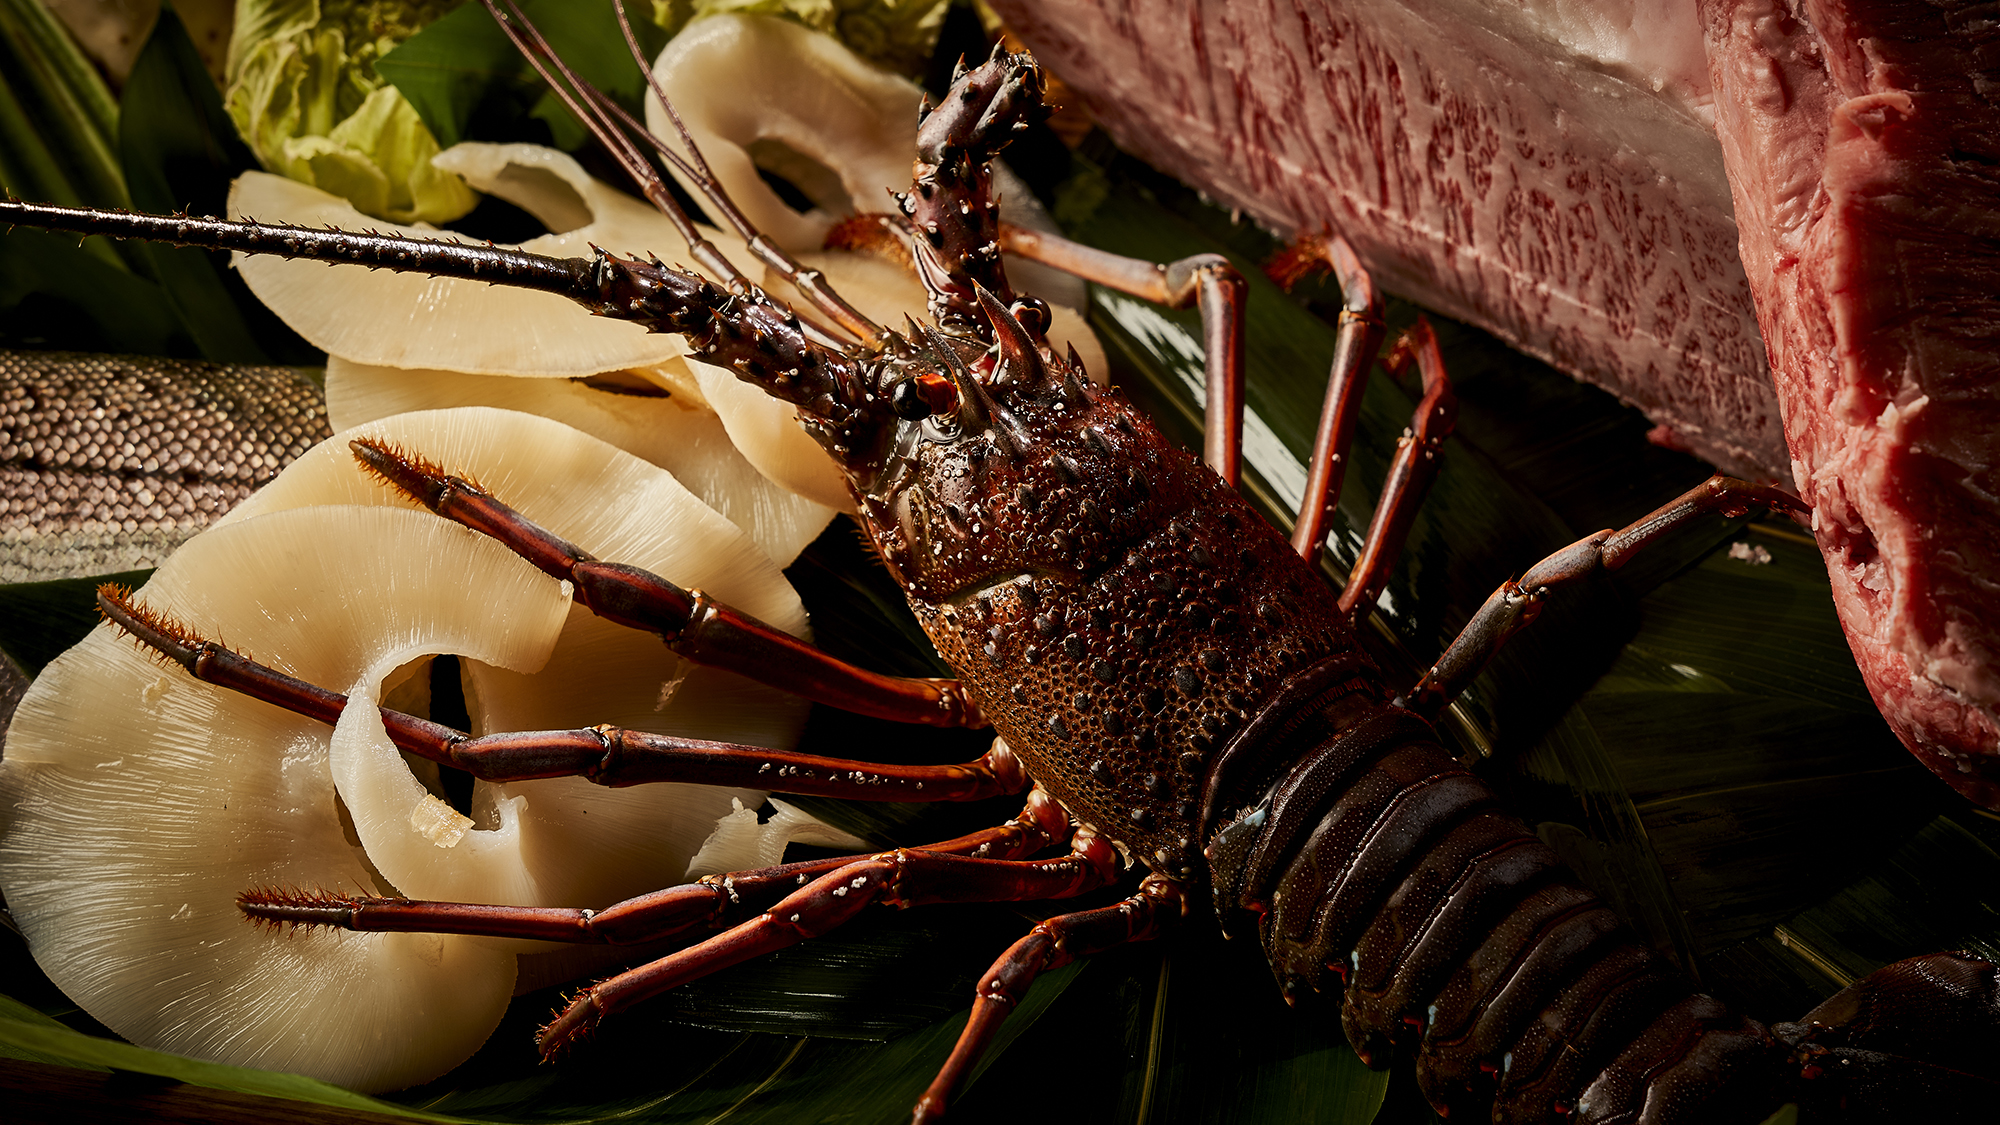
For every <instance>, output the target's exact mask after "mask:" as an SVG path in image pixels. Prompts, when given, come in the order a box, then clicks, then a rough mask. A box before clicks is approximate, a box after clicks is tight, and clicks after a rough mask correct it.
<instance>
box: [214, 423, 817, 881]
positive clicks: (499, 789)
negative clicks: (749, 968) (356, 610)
mask: <svg viewBox="0 0 2000 1125" xmlns="http://www.w3.org/2000/svg"><path fill="white" fill-rule="evenodd" d="M360 437H370V438H374V439H377V440H379V441H382V442H384V443H386V444H389V445H391V446H395V447H399V448H402V449H407V450H412V451H417V452H420V453H421V454H422V455H423V456H424V457H425V458H427V459H428V460H430V461H432V462H433V463H435V464H438V465H441V466H444V467H446V468H448V469H449V470H450V471H452V472H454V473H458V474H460V475H463V476H467V477H470V478H472V479H475V480H477V481H479V482H480V483H481V484H482V485H483V486H485V487H486V488H488V489H489V490H491V491H492V493H493V494H494V495H495V496H497V497H499V498H500V499H501V500H502V501H504V502H505V503H507V504H508V505H510V506H512V507H513V508H515V509H516V510H518V511H520V512H522V513H523V514H524V515H526V516H528V517H529V518H530V519H533V520H535V521H537V522H539V523H541V524H542V525H543V526H544V527H546V528H548V529H549V530H550V531H553V532H555V533H556V534H557V535H560V536H562V537H563V538H565V539H567V540H569V541H570V542H572V543H575V544H576V545H577V546H579V547H581V548H583V549H584V550H586V551H588V552H590V553H591V554H593V555H595V556H597V557H598V558H602V559H607V560H611V561H615V562H621V563H628V564H631V565H633V566H639V567H643V568H645V569H648V570H651V571H653V572H655V573H658V574H660V575H662V576H664V577H666V578H667V579H668V580H670V581H673V582H676V583H678V584H679V585H681V586H683V587H688V588H698V589H701V590H704V591H706V592H708V593H709V594H711V595H713V596H715V597H717V598H720V599H721V600H723V601H725V602H727V603H729V604H730V605H732V606H735V607H736V608H738V609H740V610H742V611H743V612H745V613H748V614H750V615H752V616H755V617H757V618H759V619H760V620H763V621H765V622H767V623H768V624H771V625H773V626H775V627H777V628H780V629H783V630H786V631H787V632H791V633H793V634H795V635H800V634H803V632H804V630H805V611H804V608H803V607H802V606H801V605H800V604H799V601H798V595H797V594H795V593H794V592H793V591H792V589H791V587H790V585H789V584H787V583H786V582H785V580H784V576H783V575H782V574H781V573H780V572H779V571H778V568H777V566H776V564H774V563H772V562H771V561H770V559H768V558H767V557H766V556H765V555H764V553H763V552H762V551H760V550H758V549H757V547H756V545H755V544H754V543H752V542H751V541H750V540H749V539H748V538H747V537H746V536H744V535H743V533H742V532H740V531H738V530H737V529H736V528H735V527H734V526H733V525H731V524H730V523H729V522H728V521H727V520H725V519H723V518H722V517H720V516H718V515H717V514H716V513H714V512H712V511H710V510H708V509H707V508H706V507H704V506H703V505H702V504H701V503H700V502H699V501H698V500H696V499H695V498H694V497H693V496H692V495H691V494H690V493H689V492H688V491H687V490H686V489H685V488H682V487H681V485H680V484H679V483H678V482H676V481H675V480H674V479H673V477H672V476H671V475H669V474H668V473H666V472H664V471H662V470H660V469H658V468H656V467H654V466H652V465H649V464H646V463H645V462H643V461H641V460H639V459H638V458H636V457H633V456H631V455H630V454H627V453H623V452H621V451H619V450H616V449H614V448H612V447H611V446H609V445H607V444H605V443H603V442H601V441H598V440H597V439H595V438H592V437H589V436H588V435H585V434H582V433H579V432H578V431H576V430H573V429H571V428H569V427H567V426H564V425H562V424H561V423H558V422H554V421H550V420H549V419H546V418H539V417H536V416H533V415H529V414H518V413H513V412H511V411H504V410H493V409H489V408H483V407H466V408H461V409H456V410H439V411H426V412H421V413H415V414H403V415H397V416H395V417H392V418H387V419H383V420H381V421H378V422H372V423H368V424H366V425H363V426H359V427H355V428H354V429H351V430H347V431H345V432H343V433H341V434H338V435H336V436H335V437H333V438H331V439H329V440H328V441H326V442H323V443H321V444H320V445H319V446H316V447H315V448H313V449H312V450H311V451H309V452H307V453H306V455H305V456H304V457H301V458H300V459H299V460H298V461H297V462H296V463H295V464H294V465H293V466H292V467H291V468H289V469H287V470H286V471H285V472H284V473H283V474H282V475H281V476H280V477H279V478H278V479H277V480H276V481H274V482H272V483H271V484H270V485H268V486H266V487H265V488H264V489H263V490H262V491H260V492H258V493H257V494H256V495H254V496H252V497H251V498H250V499H249V500H247V501H245V502H244V504H242V505H240V506H239V507H238V508H237V509H236V510H235V511H234V512H231V513H230V514H229V515H228V516H226V517H225V518H224V521H223V522H224V524H228V523H232V522H234V521H237V520H239V519H245V518H249V517H251V516H254V515H256V514H259V513H261V512H266V511H274V510H282V509H285V508H290V507H297V506H304V505H312V504H351V503H360V504H383V505H390V506H398V507H400V506H405V505H407V504H408V503H409V502H408V501H407V500H404V499H402V498H401V497H400V496H399V495H398V494H397V493H395V492H393V491H392V490H390V489H389V488H387V487H386V486H384V485H382V484H380V483H379V482H377V481H375V480H373V479H372V478H370V477H368V476H367V475H366V474H364V473H362V472H361V471H360V470H359V468H358V467H357V466H356V465H355V464H354V461H353V458H352V455H351V454H350V453H349V450H348V445H347V443H348V442H350V441H352V440H355V439H357V438H360ZM404 659H408V657H407V656H406V657H404ZM465 678H466V688H467V703H468V705H469V707H470V711H471V715H472V719H473V725H474V728H475V729H476V730H477V731H479V732H482V733H483V732H488V731H500V730H538V729H550V728H573V727H583V726H594V725H596V724H599V723H611V724H614V725H618V726H626V727H631V728H634V729H639V730H650V731H656V732H660V733H667V734H682V735H689V736H692V737H699V738H706V739H712V740H715V741H721V742H739V743H745V744H749V745H756V746H778V747H784V746H790V745H792V744H793V743H794V742H796V740H797V738H798V732H799V730H800V728H801V726H802V724H803V723H804V720H805V715H806V711H807V706H806V705H805V704H804V703H802V702H801V701H799V700H798V699H796V698H794V697H792V696H789V695H786V694H784V693H782V692H778V691H776V690H774V689H771V688H767V687H764V686H762V685H759V684H755V683H751V682H750V681H747V680H744V679H742V678H741V677H738V676H735V675H732V674H730V673H726V672H720V671H717V670H715V669H712V668H704V667H701V666H699V665H695V664H691V663H689V662H687V661H683V660H681V659H680V658H678V657H676V656H674V655H673V654H672V653H670V652H668V651H667V650H666V649H665V648H664V647H663V646H662V645H661V644H660V641H659V638H657V637H655V636H653V635H651V634H648V633H641V632H637V631H635V630H631V629H624V628H620V627H618V626H614V625H611V624H610V623H608V622H605V621H602V620H600V619H599V618H597V617H596V616H594V615H592V614H591V613H590V612H589V611H587V610H585V609H583V608H581V607H575V608H573V609H572V610H571V612H570V615H569V619H568V621H567V623H566V624H565V625H564V627H563V631H562V636H561V638H560V639H559V640H558V641H557V643H556V647H555V651H554V655H553V656H552V657H551V659H550V661H549V664H548V667H547V668H545V669H543V670H542V671H541V672H540V673H539V674H537V675H533V676H524V675H520V674H518V673H515V672H511V671H508V670H505V669H502V668H497V667H490V666H486V665H485V664H481V663H475V662H472V661H467V662H466V663H465ZM346 737H347V736H346V734H345V732H343V735H342V738H343V739H345V738H346ZM341 745H342V746H345V747H350V748H351V751H352V754H353V756H354V761H356V762H357V763H364V764H365V767H366V768H365V769H364V768H363V766H361V765H357V766H356V767H355V768H356V770H357V772H356V773H354V774H353V775H352V776H353V778H354V784H356V785H360V784H363V780H362V779H363V778H364V777H368V778H377V779H378V780H375V781H369V782H367V784H369V785H371V786H375V787H377V788H376V789H375V790H373V791H378V792H388V790H386V789H383V788H381V787H384V786H389V785H391V780H380V778H389V779H392V780H393V784H394V786H396V787H397V788H398V789H399V790H400V792H401V793H402V796H401V797H399V798H398V799H397V801H398V803H394V804H392V805H384V806H383V811H382V812H381V813H380V814H379V816H378V815H375V814H372V813H371V814H368V816H369V817H370V818H372V819H367V821H366V823H364V814H363V813H362V812H360V811H358V810H357V811H356V812H355V817H354V819H355V823H356V827H357V830H358V831H359V832H360V834H361V838H362V841H363V842H364V843H365V844H366V845H367V847H368V851H369V856H370V858H371V859H372V860H373V861H374V862H375V864H376V865H377V867H378V868H379V869H380V870H381V871H382V873H383V875H384V876H386V877H387V878H389V879H391V880H392V881H394V882H395V883H396V884H397V886H398V887H400V888H401V889H402V890H403V891H404V893H406V894H412V895H416V896H419V897H434V898H464V899H468V900H476V901H486V902H500V901H506V902H512V903H516V904H519V905H530V906H532V905H570V906H576V905H602V904H605V903H608V902H611V901H615V900H617V899H619V898H623V897H626V896H629V895H632V894H637V893H640V892H642V891H645V890H649V889H652V888H654V887H659V886H668V885H671V884H673V883H676V882H679V881H681V879H682V878H683V877H684V875H685V872H686V867H687V860H688V857H689V856H690V855H692V854H693V849H695V848H698V847H699V846H700V845H701V843H702V841H703V840H705V839H706V838H707V836H708V834H709V832H711V831H712V830H713V828H714V826H715V822H716V819H717V818H718V817H720V816H722V815H723V814H725V813H727V812H729V811H730V808H731V801H732V800H733V799H743V800H744V801H746V803H749V804H751V805H753V806H754V805H755V804H756V803H757V801H758V800H761V798H762V794H761V793H754V792H750V791H743V790H724V789H712V788H706V787H699V786H673V785H646V786H635V787H632V788H629V789H606V788H603V787H600V786H596V785H593V784H591V783H589V782H587V781H584V780H582V779H580V778H556V779H549V780H544V781H530V782H516V783H510V784H506V785H493V786H488V785H487V784H486V783H484V782H481V783H478V784H477V785H476V786H475V790H474V805H475V808H476V809H488V810H491V813H490V815H491V816H492V818H493V821H492V827H494V828H495V829H496V830H503V831H509V832H511V831H515V830H518V831H519V832H520V833H521V834H522V837H523V839H524V840H525V841H526V842H525V843H523V844H522V846H521V848H520V850H519V851H518V852H512V853H508V854H510V855H513V856H515V857H517V858H518V863H519V869H518V871H517V870H514V869H509V868H505V867H504V865H503V864H501V861H500V860H497V859H496V860H493V861H491V862H492V863H493V864H495V865H496V866H494V867H492V868H491V869H490V871H488V874H487V875H485V876H480V877H477V878H487V879H490V880H491V883H490V885H491V887H492V888H493V889H491V890H481V889H479V886H478V885H477V878H475V877H474V876H470V875H466V874H464V873H463V867H464V865H463V864H462V863H458V862H456V861H454V860H453V858H452V855H451V853H453V852H455V851H456V850H457V849H458V848H467V854H475V853H480V849H482V848H484V847H487V846H488V845H486V844H484V843H483V842H481V841H477V840H475V841H473V845H472V846H471V847H469V848H468V847H467V845H465V844H464V843H462V842H461V843H460V844H457V845H454V846H453V847H450V848H441V847H439V846H438V844H437V842H436V839H435V837H436V836H437V835H438V834H440V827H441V826H434V825H431V824H429V823H428V822H421V821H419V820H417V819H415V818H416V816H417V814H419V813H420V812H421V811H422V810H423V806H422V802H421V801H420V800H418V799H417V798H416V795H415V793H416V791H415V790H412V789H410V788H409V787H408V786H407V785H404V784H403V782H402V780H401V777H402V776H405V775H407V772H408V771H407V770H404V771H403V774H402V775H398V774H397V773H396V771H395V769H394V768H392V764H391V762H390V757H391V756H392V755H393V750H392V749H389V748H388V747H387V743H386V740H385V736H383V735H382V734H381V733H380V727H379V724H373V723H371V724H368V725H367V727H365V728H357V732H356V733H355V735H354V741H353V742H351V743H349V742H343V743H341ZM347 791H348V785H347V783H346V782H343V785H342V792H343V794H345V793H347ZM517 797H526V798H527V804H526V806H525V808H521V809H518V810H516V811H515V812H513V813H509V812H508V811H506V808H507V807H506V805H505V802H507V801H509V800H511V799H514V798H517ZM350 800H352V798H350ZM510 816H514V817H516V818H517V819H513V820H510V819H509V817H510ZM477 835H478V833H477V832H473V833H467V835H466V838H471V837H473V836H477ZM480 854H483V853H480ZM503 884H504V887H503Z"/></svg>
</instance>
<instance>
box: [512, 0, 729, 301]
mask: <svg viewBox="0 0 2000 1125" xmlns="http://www.w3.org/2000/svg"><path fill="white" fill-rule="evenodd" d="M484 3H485V5H486V10H487V12H488V13H490V14H491V15H492V16H493V22H494V23H496V24H498V25H500V30H501V32H502V33H504V34H505V35H506V36H507V39H508V41H509V42H511V43H513V44H514V49H515V50H517V51H519V52H520V53H521V57H522V58H525V59H527V60H528V65H530V66H532V67H534V68H535V72H536V73H537V74H540V75H541V76H542V80H543V81H545V82H547V83H548V84H549V89H550V90H551V91H553V92H554V93H555V95H556V97H558V98H560V99H561V100H562V103H563V105H565V106H567V107H568V108H569V111H570V113H572V114H574V115H575V117H576V119H577V120H578V121H580V122H582V123H583V126H584V128H586V129H589V130H590V134H591V136H593V137H595V138H597V142H598V143H599V144H601V145H603V146H604V148H605V150H606V151H608V152H609V153H610V154H611V157H612V159H613V160H616V161H617V162H618V164H619V166H620V167H622V168H624V169H625V172H626V174H627V175H629V176H631V177H632V180H633V182H634V183H636V184H637V185H638V187H639V192H640V194H642V195H644V196H645V197H646V199H647V200H648V201H649V202H651V203H652V205H653V206H654V207H655V208H656V209H658V210H659V212H660V213H661V214H663V215H665V216H666V217H667V219H668V221H670V222H672V223H673V224H674V229H675V230H676V231H678V232H680V236H681V238H682V239H683V240H684V241H686V243H687V245H688V251H689V253H690V254H691V255H692V256H693V257H694V259H695V260H696V262H698V263H699V264H700V265H701V266H702V268H704V269H706V270H708V271H709V273H710V275H711V276H713V277H715V278H716V280H718V281H721V282H722V283H723V284H724V285H726V286H728V287H729V290H730V291H731V292H733V293H747V292H749V290H750V284H751V283H750V279H749V278H747V277H745V276H743V273H742V271H740V270H738V269H737V268H736V265H735V263H733V262H731V261H730V260H729V259H728V258H726V257H724V256H723V255H722V252H721V251H719V250H717V249H716V248H715V246H714V245H713V244H711V243H710V242H709V241H708V240H707V239H705V238H703V237H702V236H701V231H700V230H699V229H698V228H696V226H695V225H694V220H693V219H691V218H689V217H688V213H687V211H686V210H684V209H683V208H682V207H681V205H680V203H679V202H678V201H676V200H675V199H674V197H673V193H672V192H670V191H668V190H667V185H666V181H665V180H664V179H662V178H661V176H660V174H659V173H658V172H656V171H654V170H653V166H652V165H651V164H650V163H648V162H647V160H646V157H645V154H644V153H642V152H641V151H640V150H639V149H638V147H637V146H635V145H634V144H633V143H632V141H631V140H630V138H628V137H626V136H625V134H624V132H623V131H622V130H621V129H619V128H618V127H617V123H616V122H614V121H612V120H610V119H609V118H608V117H606V115H605V113H604V111H603V106H604V104H605V103H606V101H607V100H608V99H606V98H605V97H604V95H603V94H602V93H600V92H599V91H598V90H597V89H596V88H595V87H593V86H591V85H590V83H588V82H586V81H584V80H583V78H582V77H580V76H579V75H578V74H577V73H576V72H575V71H573V70H571V69H570V68H569V66H568V65H567V64H566V63H564V62H563V61H562V57H561V56H560V55H557V54H556V52H555V50H554V48H552V47H550V46H549V42H548V40H547V39H545V38H543V37H542V33H541V30H540V29H539V28H537V27H536V26H535V24H534V21H532V20H530V19H528V17H527V13H525V12H523V11H522V10H521V8H520V5H518V4H516V3H515V2H514V0H506V4H507V9H508V10H507V11H505V12H503V11H501V10H500V6H499V4H498V3H497V2H496V0H484ZM544 60H546V62H545V61H544ZM551 67H553V68H554V72H553V73H551ZM557 75H560V76H561V81H558V80H557Z"/></svg>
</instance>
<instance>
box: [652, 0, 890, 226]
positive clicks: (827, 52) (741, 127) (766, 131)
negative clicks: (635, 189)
mask: <svg viewBox="0 0 2000 1125" xmlns="http://www.w3.org/2000/svg"><path fill="white" fill-rule="evenodd" d="M653 74H654V76H655V77H657V78H658V79H659V80H660V85H661V88H662V89H664V90H665V91H666V93H667V97H668V98H670V99H672V101H673V103H674V108H675V110H677V111H678V112H679V114H680V117H681V121H682V122H683V123H684V124H686V125H687V128H688V133H689V134H690V135H691V136H693V137H694V141H695V144H696V145H697V146H698V147H699V148H700V149H701V153H702V155H703V156H704V157H706V158H707V160H708V165H709V168H710V169H711V170H712V171H713V172H714V173H715V175H716V178H717V179H719V180H720V181H722V184H723V187H724V189H725V190H726V191H727V192H728V193H729V196H730V198H731V199H733V200H735V202H736V205H737V207H738V208H739V209H741V210H742V212H743V214H744V216H745V217H746V218H748V219H749V220H750V224H751V225H752V226H754V227H756V228H757V229H758V230H760V231H762V232H763V233H764V234H765V235H766V236H768V237H769V238H770V239H771V240H772V241H773V242H776V243H777V244H778V245H780V246H783V247H785V248H786V249H788V250H817V249H819V248H820V246H821V245H822V244H823V243H825V241H826V232H827V231H828V229H830V228H831V227H832V226H833V224H834V223H835V222H837V221H839V220H840V219H841V218H843V217H845V216H847V215H851V214H853V213H855V212H856V211H887V210H889V209H890V206H891V204H890V200H889V195H888V193H889V191H890V190H892V189H893V190H896V191H907V190H909V187H910V161H911V160H912V159H914V158H915V156H916V138H917V133H916V121H917V102H918V99H920V98H921V97H922V96H923V92H922V91H920V90H918V89H917V87H916V86H914V85H912V84H911V83H909V82H907V81H905V80H903V79H901V78H897V77H895V76H894V75H890V74H886V73H884V72H882V71H879V70H876V69H875V68H873V67H871V66H869V65H868V64H867V63H865V62H863V61H862V60H861V59H860V58H859V57H857V56H856V55H854V54H853V53H852V52H850V51H849V50H848V49H847V48H845V47H843V46H841V45H840V44H839V43H838V42H837V41H835V40H834V39H833V38H832V37H831V36H826V35H821V34H820V33H818V32H816V31H811V30H809V29H807V28H804V27H801V26H799V25H798V24H795V23H789V22H787V21H784V20H779V19H774V18H771V17H769V16H734V15H721V16H712V17H710V18H708V19H704V20H699V21H696V22H695V23H693V24H690V25H689V26H688V27H687V28H686V29H685V30H683V31H682V32H681V33H680V34H679V35H676V36H675V37H674V39H673V41H672V42H670V43H668V44H667V47H666V50H664V51H662V52H661V53H660V57H659V58H658V59H657V60H655V61H654V63H653ZM752 75H754V76H755V77H754V78H751V77H749V76H752ZM646 127H647V128H648V129H650V130H652V131H653V133H654V134H655V135H657V136H662V137H673V136H674V135H675V133H674V128H673V124H672V122H670V121H668V120H667V117H666V113H665V111H664V110H663V109H662V108H661V107H660V104H659V101H658V99H656V98H655V99H648V101H647V104H646ZM759 166H762V167H764V168H766V169H769V170H770V171H772V172H774V173H777V174H778V175H780V176H783V177H784V178H785V179H787V180H789V181H790V182H791V183H793V184H794V185H796V186H797V187H798V188H799V189H800V190H801V191H803V192H804V193H805V194H806V195H807V196H808V197H809V198H811V199H812V200H813V201H814V203H815V204H817V206H815V207H814V208H813V209H812V210H811V211H808V212H805V213H803V214H801V213H800V212H797V211H794V210H792V208H791V207H790V205H788V204H787V203H786V202H785V201H784V200H783V199H781V198H779V196H778V193H777V192H775V191H773V190H772V189H771V187H770V186H769V185H768V184H766V183H765V182H764V181H763V180H762V178H760V177H759V176H758V174H757V169H758V167H759ZM686 186H689V187H692V185H686Z"/></svg>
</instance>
